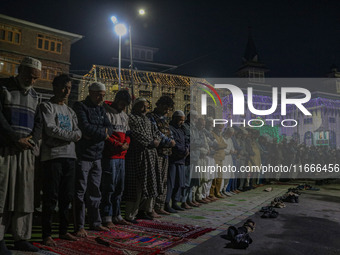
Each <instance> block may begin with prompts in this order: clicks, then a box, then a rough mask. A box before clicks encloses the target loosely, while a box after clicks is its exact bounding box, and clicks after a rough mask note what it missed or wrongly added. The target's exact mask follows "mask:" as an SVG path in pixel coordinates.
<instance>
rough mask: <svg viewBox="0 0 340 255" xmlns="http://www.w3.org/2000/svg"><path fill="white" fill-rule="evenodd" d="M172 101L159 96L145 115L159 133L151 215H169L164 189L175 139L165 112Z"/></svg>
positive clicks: (170, 107) (171, 104) (172, 104)
mask: <svg viewBox="0 0 340 255" xmlns="http://www.w3.org/2000/svg"><path fill="white" fill-rule="evenodd" d="M174 104H175V103H174V101H173V100H172V99H171V97H169V96H161V97H160V98H159V99H158V101H157V102H156V108H155V109H154V111H153V112H150V113H148V114H147V115H146V116H147V117H148V118H149V119H150V121H151V123H152V124H153V125H154V126H155V127H156V129H158V131H159V132H160V135H161V137H160V138H161V140H160V143H159V146H158V147H157V153H158V171H157V172H156V174H157V175H159V177H158V178H157V180H160V183H157V185H158V187H159V190H160V194H159V195H158V197H156V199H155V201H154V202H155V206H154V211H153V217H159V216H158V215H157V214H165V215H169V214H170V213H168V212H167V211H165V210H164V205H165V199H166V189H167V177H168V168H169V156H170V155H171V148H172V147H174V146H175V144H176V143H175V141H174V140H173V138H172V135H171V132H170V128H169V123H168V121H167V114H168V113H169V110H171V109H172V108H173V107H174Z"/></svg>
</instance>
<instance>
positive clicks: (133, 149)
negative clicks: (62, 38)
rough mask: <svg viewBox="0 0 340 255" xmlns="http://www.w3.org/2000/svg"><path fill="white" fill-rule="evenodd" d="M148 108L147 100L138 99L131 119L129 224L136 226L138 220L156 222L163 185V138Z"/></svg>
mask: <svg viewBox="0 0 340 255" xmlns="http://www.w3.org/2000/svg"><path fill="white" fill-rule="evenodd" d="M148 105H149V104H148V102H147V100H146V99H145V98H137V99H136V100H135V102H134V105H133V107H132V111H131V114H130V115H129V127H130V137H131V143H130V147H129V150H128V151H127V154H126V157H125V161H126V169H125V187H126V189H125V191H124V197H125V201H126V209H125V220H127V221H129V222H131V223H134V224H135V223H137V221H136V218H139V219H149V220H152V219H153V217H152V209H153V208H152V207H153V199H155V198H156V197H157V195H158V187H157V183H160V180H156V170H157V167H158V166H157V163H158V161H157V149H156V148H157V147H158V146H159V143H160V134H159V131H158V130H156V128H155V126H154V125H153V124H152V123H151V121H150V120H149V119H148V117H146V113H147V110H148ZM137 214H138V215H137Z"/></svg>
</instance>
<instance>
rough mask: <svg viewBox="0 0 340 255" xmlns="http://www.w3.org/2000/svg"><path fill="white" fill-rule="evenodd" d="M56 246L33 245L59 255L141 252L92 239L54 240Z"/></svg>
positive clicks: (115, 254)
mask: <svg viewBox="0 0 340 255" xmlns="http://www.w3.org/2000/svg"><path fill="white" fill-rule="evenodd" d="M55 241H56V243H57V246H56V247H49V246H46V245H42V244H38V243H34V245H35V246H36V247H38V248H40V249H45V250H48V251H51V252H55V253H57V254H61V255H85V254H86V255H107V254H113V255H125V254H131V255H141V254H143V253H141V252H135V251H130V250H124V249H119V248H113V247H108V246H105V245H102V244H99V243H98V242H97V241H96V240H95V239H94V238H81V239H79V240H78V241H72V242H71V241H67V240H62V239H55Z"/></svg>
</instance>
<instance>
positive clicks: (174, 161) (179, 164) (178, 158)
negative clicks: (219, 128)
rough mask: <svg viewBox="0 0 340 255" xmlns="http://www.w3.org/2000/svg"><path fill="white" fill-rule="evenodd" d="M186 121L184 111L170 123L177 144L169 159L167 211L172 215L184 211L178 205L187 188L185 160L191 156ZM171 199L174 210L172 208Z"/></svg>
mask: <svg viewBox="0 0 340 255" xmlns="http://www.w3.org/2000/svg"><path fill="white" fill-rule="evenodd" d="M184 121H185V115H184V113H183V112H182V111H175V112H174V114H173V115H172V121H171V122H170V130H171V133H172V135H173V138H174V140H175V143H176V145H175V146H174V147H173V148H172V154H171V156H170V158H169V172H168V181H167V185H168V190H167V196H166V200H165V210H166V211H167V212H170V213H174V212H177V211H176V210H178V211H184V209H182V208H181V207H179V206H178V205H177V202H178V201H179V200H180V196H181V195H182V191H183V189H184V187H185V171H184V164H185V158H186V157H187V156H188V155H189V144H188V142H189V141H188V140H187V139H186V136H185V128H184V126H183V124H184ZM171 199H172V208H171V207H170V200H171ZM172 209H174V210H172Z"/></svg>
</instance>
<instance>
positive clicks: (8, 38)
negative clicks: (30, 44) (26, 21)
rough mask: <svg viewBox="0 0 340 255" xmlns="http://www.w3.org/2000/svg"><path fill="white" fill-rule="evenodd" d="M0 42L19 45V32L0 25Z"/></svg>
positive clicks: (10, 27)
mask: <svg viewBox="0 0 340 255" xmlns="http://www.w3.org/2000/svg"><path fill="white" fill-rule="evenodd" d="M0 41H3V42H8V43H12V44H17V45H20V42H21V30H20V29H18V28H15V27H12V26H8V25H5V24H0Z"/></svg>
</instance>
